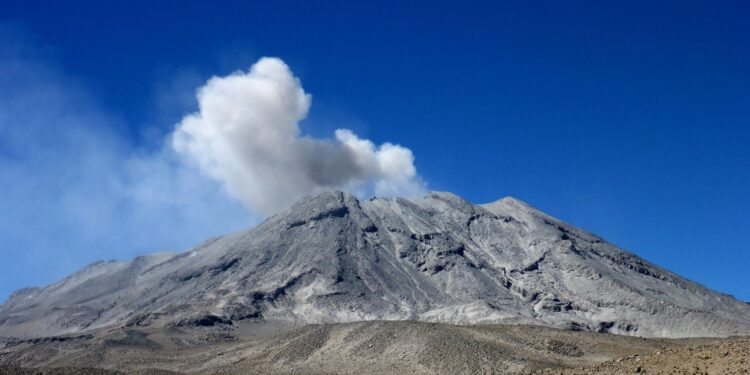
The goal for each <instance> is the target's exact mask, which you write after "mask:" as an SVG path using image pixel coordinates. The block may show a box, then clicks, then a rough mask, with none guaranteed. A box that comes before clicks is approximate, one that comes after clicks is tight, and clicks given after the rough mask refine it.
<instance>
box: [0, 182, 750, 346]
mask: <svg viewBox="0 0 750 375" xmlns="http://www.w3.org/2000/svg"><path fill="white" fill-rule="evenodd" d="M245 320H267V321H289V322H296V323H343V322H354V321H368V320H419V321H429V322H443V323H453V324H478V323H510V324H536V325H545V326H551V327H558V328H567V329H575V330H592V331H599V332H611V333H619V334H628V335H640V336H657V337H695V336H728V335H737V334H750V305H748V304H746V303H744V302H741V301H738V300H736V299H734V298H732V297H731V296H728V295H724V294H720V293H717V292H714V291H712V290H709V289H707V288H705V287H703V286H701V285H699V284H697V283H694V282H691V281H689V280H686V279H684V278H681V277H680V276H678V275H676V274H674V273H672V272H669V271H667V270H665V269H663V268H661V267H658V266H656V265H654V264H651V263H649V262H647V261H645V260H643V259H641V258H639V257H637V256H635V255H634V254H632V253H629V252H626V251H623V250H621V249H619V248H617V247H616V246H614V245H612V244H610V243H608V242H606V241H605V240H603V239H602V238H600V237H597V236H595V235H593V234H591V233H588V232H585V231H583V230H580V229H578V228H575V227H573V226H571V225H568V224H566V223H564V222H562V221H560V220H557V219H555V218H553V217H551V216H549V215H546V214H544V213H542V212H541V211H539V210H537V209H535V208H533V207H531V206H529V205H527V204H525V203H523V202H521V201H519V200H516V199H513V198H504V199H501V200H499V201H496V202H493V203H490V204H485V205H474V204H471V203H470V202H468V201H466V200H464V199H462V198H460V197H458V196H456V195H453V194H450V193H430V194H428V195H427V196H426V197H425V198H422V199H402V198H387V199H381V198H378V199H371V200H359V199H357V198H356V197H355V196H353V195H351V194H348V193H342V192H327V193H322V194H320V195H318V196H315V197H309V198H306V199H303V200H301V201H300V202H298V203H296V204H294V205H293V206H292V207H290V208H289V209H287V210H285V211H284V212H282V213H279V214H277V215H275V216H273V217H271V218H269V219H267V220H266V221H264V222H263V223H261V224H260V225H258V226H256V227H254V228H252V229H250V230H247V231H243V232H238V233H233V234H229V235H226V236H223V237H218V238H214V239H210V240H207V241H205V242H204V243H202V244H201V245H199V246H197V247H195V248H193V249H191V250H188V251H185V252H182V253H159V254H153V255H148V256H142V257H137V258H135V259H134V260H132V261H129V262H99V263H95V264H92V265H90V266H88V267H86V268H84V269H83V270H81V271H79V272H77V273H75V274H73V275H71V276H69V277H67V278H65V279H63V280H61V281H60V282H58V283H55V284H52V285H49V286H46V287H43V288H29V289H24V290H20V291H18V292H16V293H14V294H13V295H12V296H11V297H10V298H9V299H8V300H7V301H6V302H5V303H4V304H3V305H1V306H0V336H6V337H7V336H18V337H24V336H27V337H34V336H52V335H59V334H68V333H76V332H82V331H86V330H91V329H96V328H106V327H122V326H125V327H159V326H175V327H180V326H214V325H232V324H233V322H237V321H245Z"/></svg>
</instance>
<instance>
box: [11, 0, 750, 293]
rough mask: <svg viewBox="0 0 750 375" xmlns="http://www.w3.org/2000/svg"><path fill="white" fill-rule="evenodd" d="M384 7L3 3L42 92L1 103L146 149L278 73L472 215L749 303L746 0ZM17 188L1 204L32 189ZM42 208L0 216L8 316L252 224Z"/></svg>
mask: <svg viewBox="0 0 750 375" xmlns="http://www.w3.org/2000/svg"><path fill="white" fill-rule="evenodd" d="M383 3H384V2H365V1H339V2H323V1H297V2H287V1H262V2H261V1H255V2H253V1H247V2H241V3H240V2H237V3H233V2H230V1H227V2H219V3H211V4H209V3H208V2H201V3H199V2H192V1H157V2H142V3H140V4H139V2H137V1H128V2H109V1H105V2H101V1H97V2H94V1H92V2H41V1H39V2H37V1H13V0H10V1H8V0H6V1H3V3H2V5H0V42H2V43H0V61H2V59H19V57H18V56H23V57H22V58H20V59H21V61H33V62H34V64H33V65H34V67H33V69H35V70H33V69H32V70H24V72H25V73H23V74H28V75H30V76H33V77H35V80H33V82H31V83H29V82H27V81H26V80H24V82H25V83H24V84H23V85H25V86H24V87H23V88H22V89H18V91H13V90H6V89H7V88H8V87H9V86H6V87H5V88H4V87H3V85H10V84H9V83H7V82H11V81H12V78H8V77H10V75H12V74H15V73H12V72H13V71H10V72H11V73H9V71H8V70H7V69H6V72H4V73H2V72H0V73H2V74H5V80H3V77H4V76H3V75H2V74H0V90H4V91H6V94H5V95H6V96H2V95H3V94H2V93H0V100H6V101H7V100H10V99H8V98H11V99H13V98H15V96H13V95H16V96H17V95H20V94H18V92H22V93H28V92H33V91H35V88H36V87H37V86H34V85H36V84H38V85H39V86H38V87H39V88H44V87H46V86H45V85H48V84H50V83H49V80H51V81H53V82H54V83H53V85H54V87H55V88H57V89H59V90H61V91H62V92H68V90H70V91H72V92H73V94H71V95H72V97H75V98H79V97H80V98H82V99H80V100H78V99H76V100H72V99H69V98H70V96H69V95H67V94H62V95H60V98H57V99H55V100H57V101H58V102H59V103H63V104H60V107H61V108H62V109H60V111H63V112H64V111H66V110H75V111H78V110H80V111H89V112H91V111H93V112H95V113H96V115H86V116H85V117H86V118H87V121H90V122H91V123H94V124H96V125H95V126H98V127H102V128H106V133H107V134H109V136H112V137H115V138H118V139H117V140H116V141H115V142H114V143H115V144H118V145H122V144H125V145H126V146H122V147H125V148H132V147H136V148H138V149H144V150H149V149H155V148H158V147H159V146H158V143H159V142H158V141H155V140H158V139H161V137H163V136H164V135H166V134H168V133H169V132H170V131H171V130H172V129H173V127H174V124H175V123H176V122H177V121H179V119H180V118H181V116H182V115H184V114H185V111H186V110H191V109H192V108H193V107H194V105H195V104H194V103H193V101H192V99H191V98H192V90H194V89H195V88H196V87H198V86H200V85H201V84H202V83H203V82H204V81H205V80H206V79H207V78H208V77H210V76H212V75H224V74H227V73H230V72H232V71H234V70H237V69H247V68H248V67H249V66H250V65H251V64H252V63H253V62H254V61H256V60H257V59H258V58H259V57H260V56H278V57H280V58H282V59H284V61H286V63H287V64H289V66H290V67H291V68H292V69H293V70H294V72H295V74H297V75H298V76H299V77H300V78H301V80H302V82H303V84H304V87H305V90H306V91H308V92H310V93H312V94H313V96H314V105H313V107H312V109H311V112H310V115H309V117H308V119H307V120H305V122H304V123H303V124H302V127H303V130H304V131H305V132H306V133H307V134H311V135H315V136H330V134H331V131H332V130H333V129H335V128H337V127H340V126H345V127H348V128H351V129H354V130H355V131H356V132H357V133H358V134H360V135H361V136H365V137H368V138H370V139H372V140H373V141H375V142H376V143H381V142H385V141H391V142H395V143H398V144H401V145H404V146H406V147H409V148H410V149H411V150H412V151H413V152H414V154H415V156H416V166H417V168H418V171H419V173H420V175H421V176H422V177H423V178H424V180H426V181H427V183H428V186H429V188H431V189H435V190H448V191H452V192H455V193H457V194H459V195H462V196H464V197H465V198H467V199H469V200H471V201H473V202H477V203H482V202H488V201H493V200H496V199H499V198H501V197H503V196H507V195H512V196H515V197H517V198H519V199H521V200H524V201H526V202H528V203H530V204H532V205H534V206H536V207H538V208H540V209H542V210H543V211H545V212H548V213H550V214H552V215H553V216H556V217H559V218H561V219H563V220H566V221H568V222H570V223H573V224H575V225H578V226H580V227H583V228H585V229H587V230H590V231H592V232H594V233H596V234H599V235H601V236H603V237H604V238H606V239H608V240H609V241H611V242H613V243H615V244H617V245H619V246H620V247H623V248H625V249H627V250H630V251H632V252H635V253H636V254H638V255H640V256H643V257H645V258H646V259H648V260H650V261H653V262H655V263H657V264H659V265H661V266H664V267H666V268H668V269H670V270H673V271H675V272H677V273H678V274H681V275H683V276H686V277H688V278H690V279H693V280H695V281H698V282H700V283H702V284H704V285H707V286H709V287H711V288H714V289H716V290H719V291H722V292H726V293H731V294H734V295H735V296H737V297H738V298H741V299H744V300H746V301H747V300H750V282H748V276H747V275H748V274H749V272H750V219H748V212H750V198H749V197H748V194H749V193H750V21H749V20H750V2H746V1H720V2H716V1H705V2H697V1H673V2H670V1H664V2H653V1H613V2H602V1H566V2H562V1H534V2H530V1H513V2H485V3H474V2H470V1H461V2H453V3H443V2H435V1H429V2H403V3H405V4H401V5H399V6H395V5H394V6H385V5H384V4H383ZM395 3H396V2H394V4H395ZM398 3H402V2H398ZM6 68H7V66H6ZM24 69H26V68H24ZM29 69H31V68H29ZM39 72H43V73H39ZM48 79H49V80H48ZM37 80H38V81H37ZM13 85H14V87H15V86H18V85H19V84H17V83H13ZM37 91H38V90H37ZM9 92H10V94H9ZM66 100H68V101H66ZM6 103H7V102H6ZM80 103H85V105H84V104H81V106H85V107H86V108H85V109H80V108H78V104H80ZM46 107H47V106H40V108H38V110H40V111H42V110H44V108H46ZM32 108H33V106H32ZM92 108H93V109H92ZM35 111H36V110H32V111H31V112H33V114H34V115H37V114H36V112H35ZM89 112H86V113H89ZM3 115H7V114H4V113H2V112H0V126H2V127H6V129H0V160H2V159H3V158H4V159H5V160H4V161H2V162H1V163H0V168H7V169H6V172H7V171H8V170H10V168H13V167H14V166H15V167H18V166H19V165H20V166H21V167H18V168H25V167H23V165H24V164H22V162H18V160H19V159H22V158H21V157H17V156H14V155H15V154H14V151H13V147H12V144H13V142H18V140H17V139H16V138H19V137H20V138H24V137H33V136H35V135H34V134H24V133H23V128H24V126H25V125H24V123H21V122H22V121H18V122H15V123H12V124H11V123H9V122H2V116H3ZM23 116H27V117H23ZM23 116H21V117H20V118H22V119H24V118H28V116H29V115H28V114H24V115H23ZM14 118H15V117H14ZM97 119H100V120H101V121H99V120H97ZM42 122H44V123H47V124H48V126H51V127H54V126H58V124H56V123H55V121H47V122H45V121H42ZM10 126H13V127H17V128H18V130H13V131H11V130H10V129H9V128H8V127H10ZM63 131H64V130H63ZM9 134H10V135H9ZM3 137H5V138H3ZM13 137H16V138H13ZM13 139H16V141H14V140H13ZM45 142H46V141H45ZM50 142H51V143H50V144H53V143H54V141H50ZM42 144H46V143H44V142H42ZM9 145H11V146H9ZM118 147H119V146H118ZM53 148H54V147H53ZM75 152H76V149H75V148H73V149H63V151H60V152H59V153H58V154H55V155H53V156H50V157H49V158H48V159H56V160H57V159H59V158H70V159H73V160H75V155H73V154H75ZM45 160H46V159H45ZM14 163H16V164H14ZM18 163H21V164H18ZM81 163H83V164H87V163H88V161H86V160H83V161H79V162H76V163H68V164H64V167H61V168H62V169H65V170H67V169H75V168H76V167H77V166H79V165H80V164H81ZM45 165H48V164H45ZM0 172H2V171H0ZM22 172H23V171H20V172H18V173H20V175H21V176H25V177H22V180H18V179H16V180H12V181H11V180H10V179H9V178H8V177H7V176H6V180H5V181H3V180H0V184H2V183H5V184H6V185H0V186H5V187H6V188H7V189H10V188H11V184H12V185H13V186H16V187H17V186H21V185H24V184H33V183H34V181H36V180H34V181H31V177H29V176H30V175H29V174H28V173H26V174H24V173H22ZM46 173H49V172H48V171H47V169H42V170H41V171H40V172H39V173H38V174H32V175H33V176H34V179H35V178H37V177H39V176H38V175H43V174H46ZM71 173H72V172H71ZM40 179H41V181H43V182H41V183H40V184H47V183H49V181H48V180H45V179H44V178H42V177H40ZM57 180H58V179H57V177H55V181H57ZM45 181H46V182H45ZM24 186H25V185H24ZM35 186H36V185H35ZM50 189H52V188H50ZM22 190H24V191H28V190H29V189H27V188H23V189H22ZM34 191H35V192H36V193H33V194H38V198H39V199H37V196H35V195H33V194H32V193H29V194H31V195H30V196H26V199H29V200H32V201H33V202H24V203H23V204H19V202H18V201H19V200H21V199H18V197H20V196H22V195H12V194H11V195H8V194H4V195H5V197H3V198H0V211H1V212H0V223H3V225H6V229H5V231H1V230H0V255H1V256H2V259H3V260H2V263H0V299H2V298H4V297H5V296H7V295H8V294H9V293H10V292H11V291H12V290H15V289H17V288H19V287H22V286H27V285H37V284H44V283H49V282H52V281H54V280H56V279H58V278H59V277H61V276H63V275H65V274H67V273H69V272H71V271H73V270H75V269H77V268H79V267H80V266H82V265H85V264H87V263H90V262H92V261H94V260H97V259H101V258H104V259H108V258H118V259H119V258H122V259H124V258H127V257H129V256H132V255H135V254H139V253H144V252H148V251H154V250H159V249H162V248H177V249H182V248H184V247H185V246H188V245H190V244H191V243H194V242H196V241H198V240H199V239H200V238H201V237H202V236H205V235H208V234H219V233H222V232H225V231H230V230H235V229H238V227H241V223H243V222H244V221H247V222H252V219H247V218H244V217H243V214H242V213H239V212H237V211H236V210H235V211H232V208H231V207H232V204H231V203H226V202H225V203H226V205H227V206H228V207H229V208H228V210H229V211H231V212H230V213H227V214H226V215H231V216H232V219H231V220H227V222H226V223H224V222H222V221H221V220H219V219H217V220H213V219H212V220H211V221H210V223H211V225H208V224H206V225H203V224H201V223H198V224H196V223H193V222H191V225H193V224H195V225H199V226H200V227H201V228H202V229H204V230H203V231H200V230H199V231H190V233H186V234H183V235H180V234H179V231H178V230H177V229H180V228H187V227H189V225H188V224H185V225H186V226H185V227H182V226H178V225H175V226H174V228H177V229H175V230H174V231H173V232H159V233H160V234H159V236H156V235H154V236H155V237H153V238H152V239H151V240H153V241H151V240H150V239H149V237H148V235H146V236H145V237H144V238H138V241H137V243H136V241H134V242H133V243H129V242H128V238H129V237H131V236H125V237H124V238H121V239H119V240H118V241H117V244H116V245H113V243H114V242H113V243H109V242H106V241H100V240H99V239H97V238H98V237H97V238H94V239H90V238H85V239H81V238H78V237H80V236H78V237H76V235H75V232H76V231H77V230H80V228H79V227H78V226H76V225H70V226H67V227H66V226H60V225H58V224H57V222H60V221H64V220H67V219H65V218H62V217H60V216H58V215H62V214H61V213H60V212H62V211H60V208H59V207H57V206H59V202H58V200H56V199H51V200H49V202H50V203H45V202H47V201H45V200H44V199H42V197H44V196H48V195H49V194H54V192H51V191H45V188H44V187H42V186H36V187H35V190H34ZM18 194H21V193H18ZM47 204H49V205H52V206H55V208H50V207H48V206H47ZM3 206H4V207H3ZM29 207H31V208H29ZM32 209H33V211H34V213H33V214H32V213H31V210H32ZM27 211H29V212H27ZM39 212H44V213H45V214H44V215H41V214H39ZM106 212H108V213H109V215H112V214H113V213H114V214H115V215H116V212H117V210H116V209H112V210H109V211H106ZM156 214H157V215H160V214H161V213H159V212H157V213H156ZM223 214H224V212H222V215H223ZM144 215H145V214H144ZM104 216H106V214H103V215H102V217H97V218H95V219H92V220H93V221H98V220H100V219H101V220H104V221H107V220H110V219H108V218H106V217H104ZM111 220H114V219H111ZM170 220H171V217H170V216H169V215H165V216H164V221H166V222H167V225H168V224H169V223H170ZM181 220H183V221H184V220H185V218H184V217H182V218H181ZM107 222H109V221H107ZM8 223H10V224H8ZM138 223H141V222H139V221H137V220H128V221H127V222H123V223H119V224H118V225H116V226H114V227H111V228H107V229H108V230H109V231H110V232H111V233H116V232H118V231H125V230H126V229H127V230H128V231H129V232H127V233H135V232H138V231H139V230H140V231H146V232H148V231H150V230H151V228H150V227H149V228H127V227H128V226H136V225H138ZM94 224H96V223H91V225H94ZM162 224H164V223H162ZM8 225H10V226H8ZM16 227H25V228H32V229H34V233H37V234H36V235H34V234H30V235H29V234H27V235H21V234H18V230H16V229H14V228H16ZM8 228H10V229H8ZM165 233H166V234H165ZM178 235H179V238H176V237H175V236H178ZM113 236H115V235H114V234H113ZM42 237H44V238H43V239H41V238H42ZM157 237H158V238H157ZM150 241H151V242H150ZM50 245H54V246H51V247H52V248H50Z"/></svg>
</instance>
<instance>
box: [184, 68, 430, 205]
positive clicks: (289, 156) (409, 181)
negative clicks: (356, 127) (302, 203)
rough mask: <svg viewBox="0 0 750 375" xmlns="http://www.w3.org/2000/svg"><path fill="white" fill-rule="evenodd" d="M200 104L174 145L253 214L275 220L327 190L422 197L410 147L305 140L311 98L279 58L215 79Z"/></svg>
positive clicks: (347, 137)
mask: <svg viewBox="0 0 750 375" xmlns="http://www.w3.org/2000/svg"><path fill="white" fill-rule="evenodd" d="M197 98H198V104H199V111H198V112H197V113H193V114H190V115H188V116H186V117H185V118H183V119H182V121H181V122H180V123H179V124H178V125H177V128H176V130H175V132H174V134H173V138H172V146H173V147H174V149H175V150H177V151H178V152H179V153H181V154H183V155H186V156H188V157H189V158H190V159H192V160H194V161H195V162H196V163H197V165H198V166H199V167H200V169H201V170H202V171H203V172H204V173H205V174H207V175H208V176H210V177H212V178H214V179H216V180H218V181H221V182H222V183H223V184H224V185H225V187H226V188H227V190H228V192H229V193H230V194H231V195H233V196H234V197H236V198H238V199H240V200H241V201H242V202H243V203H244V204H245V205H246V206H247V207H248V208H249V209H250V210H251V211H253V212H257V213H261V214H271V213H274V212H276V211H278V210H279V209H281V208H284V207H286V206H287V205H289V204H290V203H293V202H294V201H295V200H297V199H299V198H301V197H302V196H305V195H309V194H314V193H317V192H320V191H323V190H330V189H345V190H350V191H355V192H367V193H374V194H376V195H379V196H381V195H405V196H413V195H416V194H420V193H421V192H422V191H423V186H424V185H423V183H422V182H421V180H420V178H419V176H418V175H417V171H416V168H415V167H414V156H413V154H412V152H411V150H409V149H408V148H404V147H402V146H399V145H394V144H391V143H384V144H382V145H380V146H376V145H375V144H373V142H371V141H369V140H366V139H361V138H358V137H357V136H356V135H355V134H354V133H353V132H352V131H350V130H347V129H339V130H336V132H335V138H334V139H315V138H310V137H305V136H302V135H301V134H300V128H299V122H300V121H301V120H302V119H304V118H305V116H307V113H308V110H309V109H310V102H311V96H310V95H309V94H307V93H305V91H304V90H303V89H302V85H301V83H300V80H299V79H298V78H297V77H295V76H294V75H293V74H292V72H291V70H290V69H289V67H288V66H287V65H286V64H285V63H284V62H283V61H282V60H280V59H278V58H261V59H260V60H258V62H256V63H255V64H254V65H253V66H252V67H251V68H250V70H249V71H248V72H236V73H234V74H231V75H229V76H226V77H213V78H211V79H210V80H209V81H208V82H207V83H206V84H205V85H204V86H203V87H201V88H200V89H199V90H198V94H197Z"/></svg>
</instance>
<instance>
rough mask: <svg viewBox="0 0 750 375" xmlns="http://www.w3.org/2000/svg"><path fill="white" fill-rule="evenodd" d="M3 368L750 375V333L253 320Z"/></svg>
mask: <svg viewBox="0 0 750 375" xmlns="http://www.w3.org/2000/svg"><path fill="white" fill-rule="evenodd" d="M0 366H1V367H0V373H2V374H118V373H134V374H169V373H196V374H256V373H257V374H269V373H270V374H384V373H388V374H414V373H417V374H492V373H497V374H505V373H509V374H514V373H518V374H547V373H552V374H588V373H595V374H633V373H647V374H659V373H661V374H706V373H707V374H747V373H750V338H728V339H643V338H636V337H627V336H619V335H612V334H604V333H591V332H574V331H562V330H556V329H551V328H543V327H534V326H509V325H486V326H482V325H477V326H455V325H446V324H431V323H419V322H382V321H380V322H364V323H351V324H330V325H307V326H298V327H289V326H282V325H277V324H273V323H251V324H244V325H225V324H221V323H216V324H214V325H213V326H206V327H192V328H177V327H175V328H167V329H159V330H142V329H128V328H124V329H116V330H109V331H105V332H97V333H94V334H87V335H78V336H58V337H53V338H46V339H35V340H26V341H22V340H12V339H11V340H9V341H7V342H6V343H4V347H2V349H0Z"/></svg>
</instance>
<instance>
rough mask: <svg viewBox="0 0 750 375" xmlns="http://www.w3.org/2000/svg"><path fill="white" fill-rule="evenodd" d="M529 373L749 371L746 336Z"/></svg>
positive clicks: (719, 374) (720, 373)
mask: <svg viewBox="0 0 750 375" xmlns="http://www.w3.org/2000/svg"><path fill="white" fill-rule="evenodd" d="M532 373H533V374H560V375H573V374H695V375H703V374H710V375H714V374H716V375H724V374H726V375H732V374H750V339H747V338H739V339H726V340H722V341H719V342H714V343H711V344H707V345H690V346H686V347H681V348H668V349H662V350H657V351H655V352H651V353H647V354H644V355H633V356H628V357H624V358H617V359H614V360H609V361H605V362H602V363H599V364H596V365H592V366H585V367H580V368H574V369H545V370H542V371H536V372H532Z"/></svg>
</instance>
